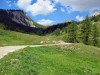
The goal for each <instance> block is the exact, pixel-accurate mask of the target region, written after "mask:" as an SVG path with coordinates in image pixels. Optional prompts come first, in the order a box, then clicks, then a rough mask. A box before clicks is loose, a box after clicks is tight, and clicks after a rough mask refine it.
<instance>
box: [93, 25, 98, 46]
mask: <svg viewBox="0 0 100 75" xmlns="http://www.w3.org/2000/svg"><path fill="white" fill-rule="evenodd" d="M97 37H98V29H97V26H96V25H95V24H93V26H92V45H93V46H96V45H97V43H98V41H97Z"/></svg>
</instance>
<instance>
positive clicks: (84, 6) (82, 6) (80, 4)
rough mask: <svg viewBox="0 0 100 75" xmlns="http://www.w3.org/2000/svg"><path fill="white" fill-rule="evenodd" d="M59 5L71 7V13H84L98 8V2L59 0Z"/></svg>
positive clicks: (99, 0) (96, 0) (94, 0)
mask: <svg viewBox="0 0 100 75" xmlns="http://www.w3.org/2000/svg"><path fill="white" fill-rule="evenodd" d="M60 3H61V4H62V5H63V6H65V7H67V6H70V7H72V9H73V11H85V10H89V9H92V8H100V0H81V1H80V0H60Z"/></svg>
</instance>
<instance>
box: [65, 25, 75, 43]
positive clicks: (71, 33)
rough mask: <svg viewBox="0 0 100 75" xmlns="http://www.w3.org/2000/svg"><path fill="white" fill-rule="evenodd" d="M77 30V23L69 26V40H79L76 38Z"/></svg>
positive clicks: (72, 41)
mask: <svg viewBox="0 0 100 75" xmlns="http://www.w3.org/2000/svg"><path fill="white" fill-rule="evenodd" d="M76 30H77V25H76V24H75V23H72V24H70V25H69V26H68V29H67V34H68V37H67V41H68V42H70V43H75V42H77V40H76V37H77V33H76Z"/></svg>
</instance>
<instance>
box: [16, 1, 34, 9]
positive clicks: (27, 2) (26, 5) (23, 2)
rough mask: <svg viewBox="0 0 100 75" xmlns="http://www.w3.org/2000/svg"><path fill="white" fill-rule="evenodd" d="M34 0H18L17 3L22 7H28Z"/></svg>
mask: <svg viewBox="0 0 100 75" xmlns="http://www.w3.org/2000/svg"><path fill="white" fill-rule="evenodd" d="M31 2H32V0H18V2H17V5H18V6H19V7H20V8H22V9H26V7H28V6H29V5H30V4H31Z"/></svg>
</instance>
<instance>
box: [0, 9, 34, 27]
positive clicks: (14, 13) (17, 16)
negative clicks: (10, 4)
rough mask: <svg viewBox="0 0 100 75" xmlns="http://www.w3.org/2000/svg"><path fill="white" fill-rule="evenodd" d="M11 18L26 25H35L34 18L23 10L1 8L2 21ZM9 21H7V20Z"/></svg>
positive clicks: (0, 17)
mask: <svg viewBox="0 0 100 75" xmlns="http://www.w3.org/2000/svg"><path fill="white" fill-rule="evenodd" d="M3 20H9V22H16V23H18V24H21V25H24V26H30V27H35V25H33V22H32V20H31V19H30V18H29V17H28V16H27V15H26V14H25V12H23V11H22V10H0V21H1V22H3ZM6 22H7V21H6Z"/></svg>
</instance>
